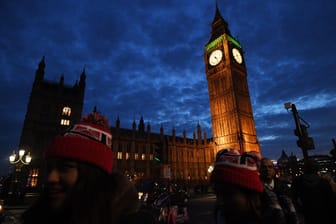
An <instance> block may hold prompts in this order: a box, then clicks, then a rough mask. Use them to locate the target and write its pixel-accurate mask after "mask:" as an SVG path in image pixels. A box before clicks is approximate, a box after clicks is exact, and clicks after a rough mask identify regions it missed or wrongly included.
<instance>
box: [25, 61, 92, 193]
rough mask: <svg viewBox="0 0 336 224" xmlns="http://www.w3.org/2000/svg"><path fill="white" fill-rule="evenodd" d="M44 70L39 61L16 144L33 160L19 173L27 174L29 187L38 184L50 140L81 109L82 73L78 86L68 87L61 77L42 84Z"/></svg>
mask: <svg viewBox="0 0 336 224" xmlns="http://www.w3.org/2000/svg"><path fill="white" fill-rule="evenodd" d="M45 66H46V64H45V58H44V57H43V58H42V60H41V61H40V63H39V65H38V68H37V70H36V73H35V79H34V83H33V86H32V90H31V93H30V98H29V102H28V106H27V112H26V116H25V119H24V124H23V128H22V132H21V138H20V143H19V148H20V149H24V150H26V151H28V152H29V153H30V154H31V156H32V158H33V159H32V162H31V166H30V169H29V170H27V169H26V170H23V172H28V176H29V178H28V183H27V185H28V186H30V187H34V186H36V185H37V184H38V183H37V181H38V176H39V175H40V172H39V171H40V168H41V165H42V164H43V163H42V161H43V155H44V150H45V148H46V147H47V145H48V144H49V142H50V141H51V139H52V138H53V137H54V136H55V135H58V134H60V133H62V132H63V131H64V130H65V129H67V128H68V127H69V125H70V124H73V123H77V122H79V120H80V118H81V116H82V114H81V113H82V109H83V100H84V90H85V79H86V75H85V70H83V72H82V74H81V75H80V80H79V82H76V83H75V84H74V85H73V86H68V85H65V84H64V76H63V75H62V76H61V77H60V80H59V82H58V83H57V82H56V83H55V82H51V81H48V80H46V79H45V77H44V73H45Z"/></svg>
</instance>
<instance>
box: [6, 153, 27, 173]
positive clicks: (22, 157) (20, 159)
mask: <svg viewBox="0 0 336 224" xmlns="http://www.w3.org/2000/svg"><path fill="white" fill-rule="evenodd" d="M31 160H32V157H31V156H30V152H28V153H26V151H25V150H24V149H20V150H19V154H16V152H15V151H13V153H12V154H11V155H10V156H9V162H10V163H11V164H14V165H16V171H21V167H22V166H23V165H29V164H30V162H31Z"/></svg>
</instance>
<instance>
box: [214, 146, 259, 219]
mask: <svg viewBox="0 0 336 224" xmlns="http://www.w3.org/2000/svg"><path fill="white" fill-rule="evenodd" d="M257 162H258V155H257V153H254V152H251V153H246V152H241V151H238V150H233V149H224V150H220V151H219V152H218V153H217V155H216V161H215V166H214V170H213V172H212V174H211V177H210V180H211V183H212V184H213V185H214V189H215V192H216V197H217V204H218V205H219V206H220V207H221V208H222V210H223V213H224V216H225V220H226V222H227V223H241V222H240V221H243V220H244V219H245V221H246V219H254V220H253V221H252V222H255V221H256V220H258V219H260V209H261V208H260V207H261V202H260V194H261V193H262V192H263V190H264V188H263V184H262V182H261V180H260V177H259V173H258V168H257Z"/></svg>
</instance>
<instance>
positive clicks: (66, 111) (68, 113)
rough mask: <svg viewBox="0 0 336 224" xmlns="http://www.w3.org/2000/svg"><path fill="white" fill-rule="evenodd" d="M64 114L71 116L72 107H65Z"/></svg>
mask: <svg viewBox="0 0 336 224" xmlns="http://www.w3.org/2000/svg"><path fill="white" fill-rule="evenodd" d="M62 115H65V116H68V117H70V115H71V108H70V107H63V110H62Z"/></svg>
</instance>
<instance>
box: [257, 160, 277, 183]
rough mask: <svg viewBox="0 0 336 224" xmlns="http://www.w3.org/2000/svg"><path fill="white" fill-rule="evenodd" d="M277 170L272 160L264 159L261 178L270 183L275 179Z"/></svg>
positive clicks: (261, 166)
mask: <svg viewBox="0 0 336 224" xmlns="http://www.w3.org/2000/svg"><path fill="white" fill-rule="evenodd" d="M275 174H276V172H275V168H274V164H273V162H272V160H270V159H269V158H266V157H264V158H262V159H261V161H260V178H261V180H262V181H263V182H265V183H270V182H271V181H272V180H273V178H274V177H275Z"/></svg>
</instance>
